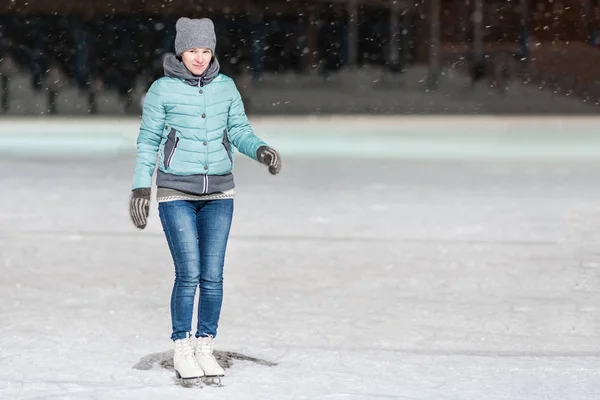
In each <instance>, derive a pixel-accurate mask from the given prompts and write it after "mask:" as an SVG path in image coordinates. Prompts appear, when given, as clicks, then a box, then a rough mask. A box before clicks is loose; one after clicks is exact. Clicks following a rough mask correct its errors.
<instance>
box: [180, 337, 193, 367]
mask: <svg viewBox="0 0 600 400" xmlns="http://www.w3.org/2000/svg"><path fill="white" fill-rule="evenodd" d="M178 347H179V352H180V353H181V358H183V360H184V361H185V363H186V364H188V365H193V364H194V361H195V359H194V346H192V343H191V342H190V339H187V338H186V339H181V340H179V343H178Z"/></svg>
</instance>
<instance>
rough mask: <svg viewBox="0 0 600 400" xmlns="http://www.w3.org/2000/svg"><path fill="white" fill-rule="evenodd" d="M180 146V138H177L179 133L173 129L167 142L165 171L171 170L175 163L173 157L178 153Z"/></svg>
mask: <svg viewBox="0 0 600 400" xmlns="http://www.w3.org/2000/svg"><path fill="white" fill-rule="evenodd" d="M178 145H179V137H177V131H176V130H175V128H171V132H169V136H167V141H166V142H165V150H164V166H165V169H166V168H169V166H170V165H171V162H172V161H173V156H174V155H175V152H176V151H177V146H178Z"/></svg>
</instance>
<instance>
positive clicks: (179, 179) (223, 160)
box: [133, 56, 266, 194]
mask: <svg viewBox="0 0 600 400" xmlns="http://www.w3.org/2000/svg"><path fill="white" fill-rule="evenodd" d="M218 69H219V65H218V61H217V60H216V58H215V59H213V63H211V65H210V67H209V68H208V70H207V72H205V74H204V75H203V76H202V77H196V76H193V75H191V74H190V73H189V71H187V69H185V67H183V64H182V63H181V61H179V60H178V59H176V58H175V57H174V56H173V57H171V58H167V60H165V74H166V75H167V76H165V77H163V78H160V79H158V80H157V81H155V82H154V83H153V84H152V86H151V87H150V89H149V90H148V93H147V94H146V98H145V100H144V107H143V112H142V121H141V126H140V132H139V135H138V139H137V158H136V164H135V172H134V177H133V189H136V188H144V187H151V186H152V175H153V173H154V169H155V167H156V163H157V162H158V172H157V178H156V184H157V186H159V187H167V188H171V189H177V190H181V191H184V192H188V193H194V194H206V193H214V192H219V191H223V190H228V189H232V188H233V187H234V181H233V174H232V172H231V171H232V168H233V165H234V156H233V154H234V153H233V148H232V145H233V146H235V147H236V148H237V149H238V150H239V151H240V152H241V153H242V154H245V155H247V156H249V157H251V158H253V159H255V160H256V152H257V150H258V148H259V147H260V146H266V143H265V142H263V141H262V140H260V139H259V138H258V137H257V136H256V135H255V134H254V132H253V130H252V128H251V126H250V124H249V122H248V118H247V117H246V113H245V111H244V105H243V103H242V99H241V96H240V93H239V92H238V90H237V88H236V86H235V84H234V82H233V80H232V79H231V78H229V77H227V76H225V75H222V74H220V73H219V72H218Z"/></svg>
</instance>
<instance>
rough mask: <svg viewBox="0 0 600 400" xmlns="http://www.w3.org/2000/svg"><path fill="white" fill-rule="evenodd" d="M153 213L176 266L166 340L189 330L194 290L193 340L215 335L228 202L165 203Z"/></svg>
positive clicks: (228, 220)
mask: <svg viewBox="0 0 600 400" xmlns="http://www.w3.org/2000/svg"><path fill="white" fill-rule="evenodd" d="M158 212H159V215H160V221H161V223H162V226H163V231H164V232H165V236H166V238H167V242H168V244H169V250H170V251H171V256H172V257H173V262H174V264H175V284H174V285H173V292H172V294H171V321H172V325H173V333H172V334H171V339H172V340H177V339H183V338H185V337H186V334H187V333H189V332H191V328H192V314H193V312H194V297H195V295H196V289H197V288H198V286H200V298H199V303H198V328H197V331H196V337H200V336H210V335H212V336H213V337H216V336H217V326H218V324H219V317H220V315H221V304H222V303H223V265H224V263H225V250H226V248H227V240H228V238H229V229H230V227H231V219H232V217H233V199H219V200H207V201H204V200H203V201H185V200H177V201H169V202H165V203H159V205H158Z"/></svg>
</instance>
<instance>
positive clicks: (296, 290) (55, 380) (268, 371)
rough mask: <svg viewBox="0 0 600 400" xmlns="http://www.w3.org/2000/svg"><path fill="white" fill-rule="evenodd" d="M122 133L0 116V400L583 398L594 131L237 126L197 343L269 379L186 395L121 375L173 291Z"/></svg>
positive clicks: (589, 361)
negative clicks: (209, 329)
mask: <svg viewBox="0 0 600 400" xmlns="http://www.w3.org/2000/svg"><path fill="white" fill-rule="evenodd" d="M82 121H83V122H82ZM136 123H137V121H135V120H126V121H120V122H119V121H113V120H105V121H103V120H81V121H79V122H77V121H68V120H64V121H61V120H49V121H48V120H25V119H23V120H0V184H1V187H2V189H1V193H2V197H1V198H2V200H1V205H2V207H1V208H0V265H1V272H2V273H1V274H0V399H3V400H4V399H6V400H8V399H10V400H13V399H28V400H31V399H40V400H42V399H69V400H71V399H86V400H87V399H110V400H117V399H148V400H151V399H152V400H153V399H161V400H162V399H198V398H202V399H331V400H333V399H350V400H353V399H410V400H417V399H418V400H425V399H427V400H450V399H452V400H471V399H473V400H482V399H485V400H501V399H502V400H504V399H522V400H542V399H544V400H571V399H572V400H597V399H598V398H600V348H599V343H600V341H599V332H600V318H599V307H600V291H599V286H600V275H599V272H600V248H599V247H598V243H600V228H599V226H600V201H599V199H600V185H599V184H598V182H599V180H598V177H599V176H600V136H599V135H598V128H599V127H600V120H598V119H592V118H588V119H572V120H567V119H561V118H555V119H543V120H538V119H535V118H522V119H494V118H481V119H476V118H466V119H465V118H463V119H461V118H453V119H448V118H444V119H441V118H438V119H436V118H433V117H432V118H424V119H420V118H415V119H393V118H383V119H374V118H361V119H340V120H314V119H310V120H302V119H285V118H282V119H275V120H259V121H256V124H255V129H256V131H257V133H259V134H261V136H263V137H265V138H266V139H268V140H269V142H270V143H272V144H273V146H274V147H276V148H279V149H280V150H281V152H282V157H283V161H284V168H283V170H282V174H281V175H280V176H277V177H272V176H270V175H269V174H268V173H267V171H266V170H265V169H264V168H263V167H262V166H260V165H258V164H257V163H255V162H253V161H250V160H249V159H247V158H245V157H243V156H242V155H240V154H239V153H238V154H236V167H235V174H236V182H237V187H236V191H237V197H236V210H235V219H234V224H233V228H232V235H231V239H230V246H229V252H228V254H227V259H226V267H225V268H226V271H225V301H224V307H223V314H222V319H221V324H220V328H219V334H218V337H217V350H221V351H232V352H237V353H240V354H244V355H247V356H251V357H257V358H260V359H264V360H267V361H271V362H274V363H277V365H276V366H273V367H268V366H264V365H259V364H256V363H253V362H249V361H239V360H235V361H234V362H233V365H232V367H231V368H229V369H228V370H227V371H226V373H227V376H226V378H225V379H224V387H221V388H213V387H204V388H202V389H186V388H182V387H180V386H178V385H177V384H176V383H175V380H174V374H173V372H172V371H170V370H166V369H162V368H160V367H159V366H158V365H155V366H154V367H153V368H151V369H149V370H138V369H135V368H133V366H134V365H135V364H136V363H138V361H140V359H142V358H143V357H145V356H148V355H149V354H152V353H157V352H165V351H168V350H170V349H171V346H172V345H171V342H170V340H169V335H170V315H169V299H170V292H171V288H172V282H173V267H172V261H171V258H170V255H169V252H168V248H167V245H166V243H165V240H164V238H163V234H162V228H161V226H160V222H159V220H158V217H157V209H156V203H155V202H153V205H152V208H151V219H150V222H149V226H148V228H147V229H146V230H144V231H138V230H136V229H135V228H134V227H133V226H132V224H131V223H130V221H129V217H128V210H127V201H128V196H129V191H130V185H131V178H132V168H133V163H134V156H135V154H134V152H133V143H134V141H135V134H136V131H135V129H134V128H135V126H136Z"/></svg>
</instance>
